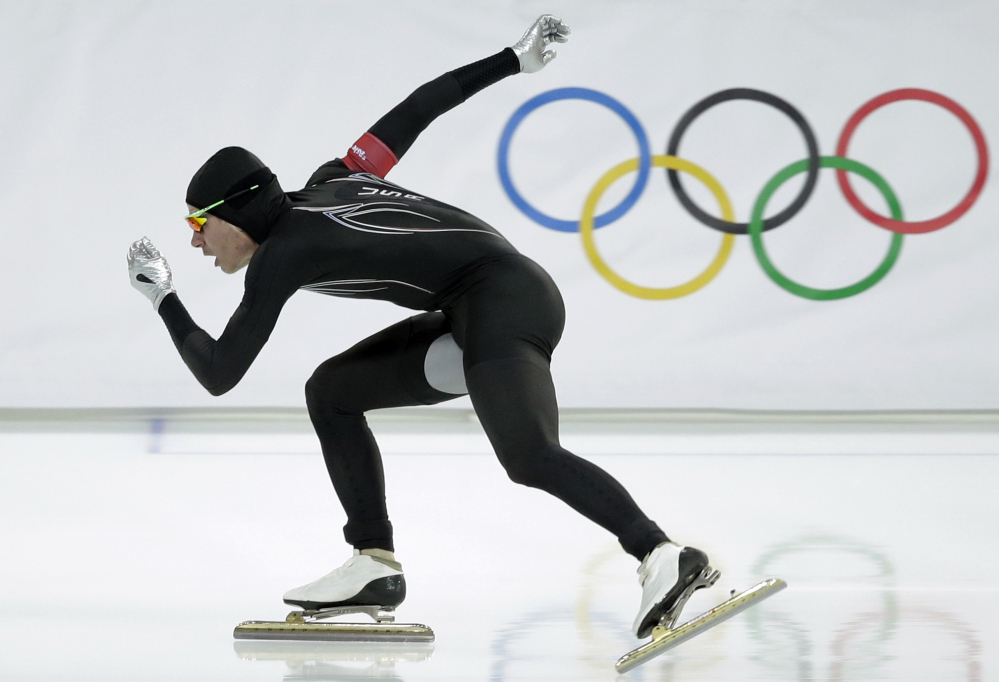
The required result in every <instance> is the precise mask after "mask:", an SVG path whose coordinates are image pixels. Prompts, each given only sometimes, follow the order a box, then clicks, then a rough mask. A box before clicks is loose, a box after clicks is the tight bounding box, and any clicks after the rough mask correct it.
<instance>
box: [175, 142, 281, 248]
mask: <svg viewBox="0 0 999 682" xmlns="http://www.w3.org/2000/svg"><path fill="white" fill-rule="evenodd" d="M254 185H260V187H259V188H258V189H255V190H253V191H252V192H247V193H246V194H242V195H240V196H238V197H236V198H234V199H232V200H230V201H226V202H225V203H224V204H222V205H221V206H216V207H215V208H213V209H212V210H210V211H209V213H211V214H212V215H214V216H216V217H218V218H221V219H222V220H225V221H226V222H229V223H232V224H233V225H235V226H236V227H238V228H240V229H241V230H243V231H244V232H246V233H247V234H248V235H250V237H251V238H252V239H253V241H255V242H257V243H258V244H261V243H263V241H264V240H265V239H267V236H268V235H269V234H270V233H271V228H273V227H274V223H276V222H277V220H278V218H279V217H280V215H281V214H282V213H283V212H284V211H285V210H287V205H288V199H287V197H286V196H285V194H284V190H282V189H281V185H280V184H279V183H278V181H277V176H275V175H274V174H273V173H272V172H271V169H270V168H268V167H267V166H265V165H264V164H263V162H262V161H261V160H260V159H258V158H257V157H256V156H254V155H253V154H251V153H250V152H248V151H246V150H245V149H243V148H242V147H226V148H225V149H220V150H219V151H217V152H215V154H213V155H212V158H210V159H208V160H207V161H205V164H204V165H203V166H202V167H201V168H199V169H198V172H197V173H195V174H194V177H193V178H191V184H190V185H188V186H187V203H189V204H190V205H191V206H194V207H195V208H204V207H205V206H211V205H212V204H214V203H215V202H217V201H221V200H222V199H225V198H226V197H230V196H232V195H233V194H235V193H237V192H240V191H242V190H244V189H248V188H250V187H252V186H254Z"/></svg>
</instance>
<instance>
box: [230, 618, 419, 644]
mask: <svg viewBox="0 0 999 682" xmlns="http://www.w3.org/2000/svg"><path fill="white" fill-rule="evenodd" d="M232 636H233V637H235V638H236V639H269V640H278V639H280V640H286V639H288V640H302V641H309V642H432V641H434V631H433V630H431V629H430V628H428V627H427V626H426V625H418V624H416V623H316V622H312V623H295V622H288V621H266V620H248V621H246V622H243V623H240V624H239V625H237V626H236V629H235V630H233V632H232Z"/></svg>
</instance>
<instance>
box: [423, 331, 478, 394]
mask: <svg viewBox="0 0 999 682" xmlns="http://www.w3.org/2000/svg"><path fill="white" fill-rule="evenodd" d="M461 358H462V352H461V349H460V348H458V344H457V343H455V342H454V336H452V335H451V334H444V335H443V336H439V337H437V339H435V340H434V342H433V343H432V344H430V348H428V349H427V357H426V359H425V360H424V361H423V373H424V374H425V375H426V377H427V383H428V384H430V386H431V387H433V388H435V389H437V390H438V391H440V392H441V393H450V394H452V395H465V394H467V393H468V389H467V388H465V368H464V366H463V365H462V363H461Z"/></svg>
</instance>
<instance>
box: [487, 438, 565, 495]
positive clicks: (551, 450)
mask: <svg viewBox="0 0 999 682" xmlns="http://www.w3.org/2000/svg"><path fill="white" fill-rule="evenodd" d="M559 451H562V448H561V447H559V446H558V445H550V446H547V447H542V448H525V449H523V450H518V451H515V452H504V453H499V460H500V464H502V465H503V468H504V469H505V470H506V475H507V476H508V477H509V478H510V480H511V481H513V482H514V483H516V484H518V485H526V486H527V487H529V488H545V487H546V486H547V484H548V480H549V478H550V474H549V473H548V471H549V469H550V466H549V463H550V460H551V458H552V456H553V455H555V456H557V454H558V453H559Z"/></svg>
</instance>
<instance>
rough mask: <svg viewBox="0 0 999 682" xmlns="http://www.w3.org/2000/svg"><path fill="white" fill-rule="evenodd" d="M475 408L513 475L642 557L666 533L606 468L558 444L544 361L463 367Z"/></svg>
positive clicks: (504, 361) (555, 411) (511, 360)
mask: <svg viewBox="0 0 999 682" xmlns="http://www.w3.org/2000/svg"><path fill="white" fill-rule="evenodd" d="M465 377H466V381H467V382H468V389H469V395H470V396H471V398H472V404H473V405H474V406H475V412H476V414H477V415H478V417H479V420H480V421H481V423H482V426H483V428H484V429H485V432H486V435H487V436H488V437H489V440H490V442H491V443H492V445H493V448H494V449H495V450H496V454H497V455H498V456H499V460H500V462H501V463H502V464H503V467H504V468H505V469H506V471H507V474H508V475H509V476H510V478H511V480H513V481H514V482H516V483H520V484H522V485H526V486H530V487H532V488H538V489H541V490H544V491H545V492H548V493H550V494H552V495H554V496H555V497H557V498H559V499H560V500H562V501H563V502H565V503H566V504H568V505H569V506H570V507H572V508H573V509H575V510H576V511H578V512H579V513H581V514H583V515H584V516H586V517H587V518H588V519H590V520H592V521H594V522H596V523H597V524H599V525H601V526H603V527H604V528H606V529H607V530H609V531H610V532H611V533H613V534H614V535H616V536H617V538H618V540H619V541H620V542H621V545H622V547H624V549H625V551H626V552H628V553H629V554H632V555H633V556H635V557H636V558H638V559H639V560H641V559H642V558H643V557H645V555H647V554H648V553H649V552H651V551H652V550H653V549H654V548H655V547H656V546H657V545H658V544H660V543H662V542H665V541H666V539H667V538H666V535H665V534H664V533H663V532H662V531H661V530H660V529H659V527H658V526H657V525H656V524H655V523H654V522H653V521H651V520H650V519H649V518H648V517H647V516H646V515H645V514H644V513H643V512H642V510H641V509H639V507H638V505H637V504H635V501H634V500H633V499H632V497H631V495H629V494H628V491H627V490H625V489H624V487H623V486H622V485H621V484H620V483H619V482H618V481H617V480H615V479H614V478H613V477H612V476H611V475H610V474H608V473H607V472H605V471H604V470H603V469H601V468H600V467H598V466H597V465H595V464H593V463H592V462H588V461H587V460H585V459H583V458H581V457H578V456H576V455H574V454H572V453H571V452H569V451H568V450H566V449H565V448H563V447H562V446H561V445H560V444H559V439H558V404H557V402H556V400H555V387H554V385H553V384H552V380H551V373H550V372H549V370H548V368H547V366H544V365H542V364H541V363H539V362H531V361H530V360H525V359H522V358H507V359H501V360H488V361H485V362H480V363H478V364H476V365H474V366H472V367H469V368H468V369H467V370H466V372H465Z"/></svg>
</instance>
